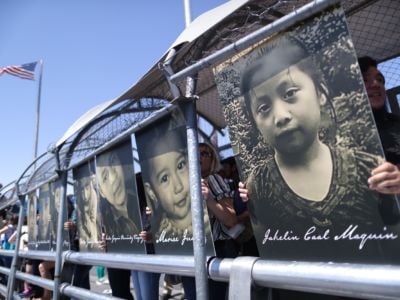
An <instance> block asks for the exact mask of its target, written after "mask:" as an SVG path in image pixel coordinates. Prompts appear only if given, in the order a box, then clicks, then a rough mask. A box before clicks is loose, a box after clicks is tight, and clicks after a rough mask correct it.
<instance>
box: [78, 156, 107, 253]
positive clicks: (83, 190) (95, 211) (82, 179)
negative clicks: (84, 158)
mask: <svg viewBox="0 0 400 300" xmlns="http://www.w3.org/2000/svg"><path fill="white" fill-rule="evenodd" d="M73 177H74V182H75V183H74V191H75V199H76V207H77V224H78V236H79V250H80V251H98V250H99V245H100V241H101V215H100V211H99V205H98V204H99V199H98V193H97V188H96V173H95V170H94V161H93V160H92V161H89V162H86V163H84V164H83V165H81V166H79V167H77V168H75V169H74V170H73Z"/></svg>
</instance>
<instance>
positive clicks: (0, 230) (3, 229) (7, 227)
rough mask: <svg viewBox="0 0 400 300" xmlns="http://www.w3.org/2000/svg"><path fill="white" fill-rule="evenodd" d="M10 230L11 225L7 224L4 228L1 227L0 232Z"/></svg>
mask: <svg viewBox="0 0 400 300" xmlns="http://www.w3.org/2000/svg"><path fill="white" fill-rule="evenodd" d="M8 230H10V227H9V226H8V225H6V226H4V227H3V228H2V229H0V234H3V233H6V232H7V231H8Z"/></svg>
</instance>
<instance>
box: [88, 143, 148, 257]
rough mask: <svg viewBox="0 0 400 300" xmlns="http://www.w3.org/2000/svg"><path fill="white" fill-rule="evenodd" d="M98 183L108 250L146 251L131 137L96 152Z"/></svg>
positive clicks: (125, 251) (124, 251) (103, 228)
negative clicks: (97, 153)
mask: <svg viewBox="0 0 400 300" xmlns="http://www.w3.org/2000/svg"><path fill="white" fill-rule="evenodd" d="M95 161H96V164H95V169H96V179H97V181H96V183H97V188H98V194H99V203H98V205H99V209H100V212H101V220H102V230H103V231H104V233H105V236H106V244H107V252H117V253H127V252H136V253H144V251H145V248H144V244H143V242H142V240H141V239H140V238H139V233H140V231H141V229H140V222H141V221H140V209H139V201H138V195H137V190H136V181H135V172H134V170H133V155H132V144H131V141H130V140H128V141H123V142H121V143H120V144H118V145H117V146H115V147H113V148H112V149H109V150H106V151H104V152H103V153H101V154H99V155H97V156H96V160H95Z"/></svg>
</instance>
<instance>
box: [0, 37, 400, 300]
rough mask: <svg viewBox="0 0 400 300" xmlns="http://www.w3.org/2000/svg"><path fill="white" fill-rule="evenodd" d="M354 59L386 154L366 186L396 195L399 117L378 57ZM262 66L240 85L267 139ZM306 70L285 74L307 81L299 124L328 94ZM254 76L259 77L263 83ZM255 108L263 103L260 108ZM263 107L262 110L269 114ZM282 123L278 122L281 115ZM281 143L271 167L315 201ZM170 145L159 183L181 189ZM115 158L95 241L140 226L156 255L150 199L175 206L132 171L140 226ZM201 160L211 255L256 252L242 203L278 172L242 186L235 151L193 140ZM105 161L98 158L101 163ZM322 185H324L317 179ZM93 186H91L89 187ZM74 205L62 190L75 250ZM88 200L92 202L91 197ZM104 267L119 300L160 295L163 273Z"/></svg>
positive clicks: (11, 221) (222, 287) (270, 84)
mask: <svg viewBox="0 0 400 300" xmlns="http://www.w3.org/2000/svg"><path fill="white" fill-rule="evenodd" d="M283 44H284V46H285V47H286V49H287V48H288V47H289V48H290V47H292V48H293V53H296V52H298V53H297V54H298V55H300V56H301V55H302V54H301V51H302V50H301V48H299V46H298V45H296V44H293V41H290V40H285V41H283ZM279 47H280V46H277V47H275V48H274V50H272V51H280V49H279ZM359 65H360V68H361V72H362V76H363V79H364V84H365V87H366V92H367V94H368V98H369V101H370V104H371V108H372V111H373V116H374V120H375V123H376V125H377V128H378V132H379V136H380V139H381V142H382V146H383V150H384V153H385V157H386V161H385V162H382V163H381V162H378V160H371V162H373V163H374V166H373V167H371V168H370V169H368V170H366V172H368V173H369V174H370V175H369V178H368V182H367V185H368V187H369V189H371V190H374V191H376V192H378V193H380V194H385V195H395V194H398V193H400V171H399V165H400V138H399V135H400V117H398V116H396V115H394V114H391V113H390V112H388V111H387V109H386V106H385V99H386V93H385V86H384V84H385V78H384V76H383V74H382V73H381V72H380V71H379V70H378V66H377V63H376V61H375V60H374V59H372V58H371V57H362V58H360V59H359ZM263 68H264V66H263V65H262V67H261V69H260V68H259V66H258V70H257V71H255V70H253V69H251V70H249V72H250V73H251V76H250V73H249V76H247V77H246V82H245V83H243V86H242V88H243V89H245V90H246V91H245V93H248V91H250V90H254V89H255V88H257V89H258V90H257V93H256V92H254V93H253V94H250V95H251V96H250V97H249V98H248V99H245V100H246V102H247V105H248V107H249V113H250V115H252V116H253V118H254V119H253V121H254V124H255V126H256V127H257V128H258V130H260V131H261V132H262V134H263V136H265V137H266V139H268V140H273V141H276V139H274V132H273V130H271V129H266V128H264V127H263V126H265V124H266V123H265V122H267V121H268V120H266V119H267V117H268V118H269V117H271V115H272V114H274V113H275V111H274V107H275V106H274V105H275V104H274V103H272V104H270V105H269V106H268V108H265V107H264V106H265V105H264V104H260V103H261V101H262V100H260V99H258V98H257V97H256V96H254V95H257V94H261V93H267V92H270V91H272V92H273V91H274V88H275V86H276V82H275V81H270V80H269V79H268V78H269V77H270V76H269V77H268V76H267V75H265V74H266V73H265V72H266V71H265V70H264V69H263ZM309 68H311V69H313V71H312V72H315V68H313V67H312V66H311V67H310V66H302V67H299V68H297V69H296V68H293V67H291V69H290V72H291V76H294V77H296V76H295V75H298V76H297V77H296V78H299V80H302V81H304V83H303V82H302V83H301V84H304V85H306V86H310V87H312V95H311V96H312V97H311V96H309V97H308V98H307V99H306V100H307V101H309V102H310V103H309V105H307V112H304V114H302V112H299V113H300V115H299V116H298V117H299V118H300V117H305V118H307V120H304V122H306V123H307V124H309V123H310V122H311V121H312V120H314V119H315V123H319V122H318V120H317V119H318V116H319V115H320V111H319V109H320V105H322V104H323V102H324V101H327V99H326V95H325V94H324V91H323V89H321V90H320V89H319V88H320V87H319V86H318V84H317V83H316V79H315V78H314V77H313V76H314V75H310V74H309V73H308V72H311V71H310V69H309ZM287 69H288V68H285V67H283V68H282V72H281V71H279V72H278V75H279V76H286V74H287ZM260 70H261V71H262V72H261V71H260ZM280 72H281V73H280ZM280 74H281V75H280ZM275 75H276V74H275ZM275 75H274V76H275ZM264 77H268V78H264ZM274 78H275V80H278V81H279V80H281V78H280V77H276V76H275V77H274ZM260 82H263V83H262V84H261V86H260ZM296 92H297V91H296ZM252 97H253V98H252ZM263 105H264V106H263ZM260 106H262V108H261V109H260ZM276 107H278V104H276ZM265 109H268V116H267V113H266V111H265ZM260 112H261V113H260ZM281 113H282V112H281ZM310 120H311V121H310ZM282 122H284V120H283V121H282ZM275 125H276V124H275ZM275 125H274V124H272V123H271V124H270V127H273V126H275ZM276 126H278V125H276ZM314 127H315V128H314ZM310 130H314V131H318V128H317V127H316V126H314V125H312V124H311V125H310ZM313 136H314V137H316V139H315V140H313V141H311V142H310V144H312V145H315V147H314V148H313V153H314V154H317V157H320V158H321V161H320V162H319V166H320V165H321V164H322V165H323V166H324V168H323V169H325V167H326V166H328V167H327V168H328V170H331V171H332V166H331V167H329V162H332V157H331V155H333V153H334V152H333V151H332V150H329V147H328V146H327V145H325V144H323V143H322V142H321V141H319V140H318V138H317V135H316V134H313ZM296 142H297V141H293V147H297V146H298V145H297V144H296ZM281 146H282V145H280V144H279V141H277V143H276V144H274V147H275V151H276V153H277V155H276V156H275V158H276V160H277V163H276V165H277V166H278V168H279V170H278V171H276V172H279V173H280V174H284V176H283V177H284V178H286V179H287V180H288V181H289V182H288V183H287V184H288V185H289V186H291V187H292V188H293V190H295V191H296V190H297V191H298V193H299V194H300V195H301V197H305V198H313V199H314V198H315V199H320V198H321V197H322V196H321V195H326V193H327V192H326V189H323V190H321V191H319V190H313V194H311V195H308V194H307V195H304V191H302V190H301V187H300V188H299V189H298V186H297V183H298V181H296V182H290V180H291V179H292V177H291V176H290V174H292V173H293V172H291V171H290V168H291V165H288V164H286V163H287V162H288V161H290V159H291V158H288V157H289V156H290V153H288V151H286V150H285V149H283V148H282V147H283V146H287V143H286V144H285V145H283V146H282V147H281ZM300 146H302V145H300ZM300 146H298V147H300ZM174 147H175V148H174V149H172V150H171V151H170V152H168V153H169V155H170V157H169V160H168V161H166V162H167V163H168V164H169V165H168V166H170V167H171V168H170V169H171V170H172V171H171V172H176V173H177V174H178V175H177V177H176V178H177V179H174V177H173V176H172V175H171V176H169V175H168V176H167V175H166V176H163V177H162V179H161V180H160V184H161V183H162V184H164V183H165V182H167V181H168V180H171V182H172V181H174V180H177V181H179V189H181V190H185V191H186V192H187V190H188V188H189V187H188V183H187V182H184V183H182V180H183V179H182V178H183V176H186V177H187V168H186V164H187V154H186V153H185V152H183V151H181V148H182V147H178V148H177V146H176V144H174ZM301 149H303V150H304V151H305V152H304V155H309V154H308V153H306V150H307V149H308V148H307V149H306V148H305V147H303V148H301ZM296 153H297V152H296ZM285 155H286V156H285ZM342 155H343V154H342ZM359 156H363V154H359ZM315 157H316V156H314V158H315ZM340 157H341V156H340V155H338V156H337V159H340ZM120 159H121V158H118V157H116V156H115V153H111V152H110V153H106V155H102V156H100V159H99V161H98V162H97V166H98V167H97V172H99V174H100V176H98V177H99V179H100V180H99V183H98V186H97V187H96V188H97V189H98V192H99V195H100V196H101V197H102V198H101V199H102V200H101V202H100V204H99V206H102V207H103V208H102V209H103V210H106V211H107V213H108V214H112V216H115V214H113V211H114V210H117V209H118V210H120V211H122V212H123V213H122V214H119V216H120V217H119V218H115V217H112V216H110V217H108V218H106V221H107V222H111V223H110V224H107V222H103V223H102V224H101V225H100V226H102V228H100V231H101V232H102V233H103V234H102V235H100V234H95V235H96V236H101V237H100V239H101V240H100V241H99V243H100V248H101V250H103V251H107V248H108V247H109V246H110V245H109V243H108V242H107V240H106V239H105V234H104V233H105V231H106V230H107V227H110V228H111V227H112V228H113V230H116V231H118V230H119V231H121V232H123V233H124V234H130V233H132V232H135V231H139V232H140V237H141V238H142V239H143V240H144V242H145V245H146V252H147V253H148V254H153V253H155V251H154V240H153V234H152V232H151V231H152V229H151V227H150V226H149V225H148V223H147V222H146V221H143V220H147V217H148V216H149V215H151V214H152V213H154V212H153V211H152V209H151V207H154V205H155V204H154V202H155V201H156V200H160V201H164V202H162V203H161V204H160V205H163V206H164V209H165V211H166V213H165V215H167V216H172V215H173V214H172V212H174V213H176V211H173V208H172V207H169V206H168V203H166V200H164V199H167V200H168V199H169V198H168V197H169V195H167V194H165V191H164V192H163V190H162V186H160V184H159V185H157V180H158V178H157V177H154V179H153V178H150V179H148V181H146V182H143V178H142V177H141V175H140V174H138V175H137V177H136V180H135V185H136V188H137V193H138V199H139V200H140V202H141V203H140V212H139V213H140V214H141V216H142V218H141V219H142V224H140V225H139V224H137V223H135V222H134V221H132V219H133V217H132V216H131V215H130V211H129V209H128V204H127V203H128V202H129V197H131V196H132V195H130V194H131V193H132V192H129V191H128V190H129V189H128V188H127V187H126V186H125V182H124V184H121V185H116V184H115V182H114V181H113V180H114V179H113V178H112V177H111V176H113V174H112V173H115V174H120V176H121V178H126V176H123V175H121V174H122V173H123V172H124V170H122V169H118V165H120V163H117V164H114V163H113V162H114V161H115V160H118V161H119V160H120ZM199 159H200V170H201V190H202V195H203V198H204V205H205V207H206V208H207V211H208V216H209V221H210V227H211V232H212V237H213V244H214V248H215V252H216V256H217V257H220V258H235V257H238V256H259V251H258V249H257V244H256V239H255V236H254V233H253V229H252V224H251V218H250V213H249V210H248V207H247V205H248V203H251V201H252V200H251V198H252V195H254V193H257V192H260V190H261V191H262V193H265V189H268V184H269V183H265V182H264V181H263V180H264V179H265V178H269V179H271V180H273V179H274V178H276V176H275V177H274V176H273V174H272V175H271V170H270V169H268V168H266V166H264V167H262V170H261V171H260V170H255V172H254V173H253V174H251V176H258V177H257V180H255V181H251V182H253V183H252V184H251V185H250V186H248V185H246V182H248V178H239V172H238V168H237V166H236V162H235V159H234V157H228V158H225V159H224V160H222V161H221V162H220V158H219V155H218V152H217V151H216V148H215V147H214V146H213V145H211V144H210V143H200V144H199ZM103 161H104V163H102V162H103ZM175 162H176V163H175ZM110 164H111V165H112V170H111V171H112V172H111V171H110V169H109V168H107V167H106V166H108V165H110ZM366 165H367V164H363V166H366ZM318 170H321V168H318ZM161 171H162V170H160V172H161ZM115 176H116V175H115ZM279 178H280V180H282V179H281V177H279ZM297 178H298V176H297ZM302 178H307V176H303V177H302ZM187 180H188V179H187ZM297 180H298V179H297ZM318 180H322V181H324V182H325V181H326V182H331V175H330V174H328V173H326V172H324V170H322V175H321V176H320V177H319V178H318ZM254 182H255V183H254ZM171 184H172V183H171ZM279 184H283V183H279ZM321 186H325V185H324V184H322V185H321ZM92 188H93V186H92ZM175 189H178V188H175ZM92 192H95V189H94V188H93V191H92ZM150 192H151V193H150ZM146 193H147V199H149V197H150V199H151V201H152V202H153V203H152V204H151V205H148V204H149V203H148V202H146ZM149 193H150V195H149ZM171 197H172V196H171ZM277 197H278V196H277ZM299 197H300V196H299ZM111 198H112V199H113V198H116V201H114V202H116V203H117V204H118V206H115V205H114V206H112V207H111V206H110V203H109V202H107V201H108V200H110V199H111ZM322 198H323V197H322ZM171 199H172V198H171ZM186 200H187V199H186V198H185V201H186ZM75 205H76V204H75V201H74V200H73V195H68V196H67V210H68V214H67V215H68V217H67V221H66V222H65V223H64V229H65V230H66V232H68V233H69V240H70V247H71V249H72V250H75V251H79V230H77V228H78V227H79V222H78V223H77V220H76V212H75V208H74V207H75ZM88 205H91V204H90V203H89V204H88ZM356 205H358V204H356ZM360 205H362V204H360ZM94 207H96V209H97V205H95V206H94ZM189 207H190V206H189V204H187V205H186V203H185V211H189ZM84 209H85V208H82V210H84ZM39 213H40V212H39ZM340 213H341V212H340ZM366 213H367V212H366ZM49 214H50V213H49ZM186 216H187V214H186V213H185V216H184V217H186ZM6 219H7V220H6V222H5V223H4V225H3V227H2V228H1V229H0V234H1V235H2V241H3V242H2V248H3V249H13V247H15V246H13V241H14V239H15V234H14V232H15V228H16V224H17V222H18V218H17V217H16V216H15V215H12V216H8V217H7V218H6ZM170 219H171V217H170ZM175 219H176V220H175ZM175 219H174V220H172V219H171V220H172V221H171V220H170V222H175V223H176V224H179V222H178V221H179V220H180V215H179V214H177V216H176V218H175ZM190 221H191V220H189V221H187V220H186V219H185V220H184V224H185V225H184V227H187V225H186V223H187V222H190ZM95 223H96V220H95V221H94V224H95ZM175 223H174V224H175ZM95 225H96V224H95ZM95 225H94V226H95ZM139 227H140V228H139ZM93 228H95V227H93ZM96 230H97V229H96ZM27 232H28V230H27V228H26V227H25V228H24V229H23V232H22V234H25V233H27ZM89 233H90V232H88V235H89ZM27 236H28V234H26V235H25V238H24V239H23V240H22V241H23V243H22V244H21V245H20V247H21V249H27V248H26V247H27V244H28V241H27V239H26V237H27ZM13 238H14V239H13ZM0 264H1V265H2V266H6V267H10V265H11V261H10V258H7V257H0ZM24 266H25V272H27V273H32V274H40V276H42V277H43V278H47V279H51V278H52V276H53V275H54V262H51V261H37V260H25V261H24ZM90 269H91V266H80V265H76V266H74V267H73V269H72V272H71V276H70V280H71V283H72V284H73V285H74V286H77V287H82V288H86V289H90V282H89V271H90ZM97 271H98V279H99V284H100V283H101V282H102V281H104V279H103V278H104V268H103V267H101V266H98V267H97ZM107 272H108V278H109V283H110V287H111V290H112V295H113V296H115V297H120V298H123V299H134V297H133V295H132V293H131V285H133V287H134V291H135V299H144V300H147V299H150V300H151V299H158V298H159V297H160V295H159V292H158V291H159V285H160V282H159V281H160V275H161V274H157V273H150V272H144V271H130V270H122V269H115V268H107ZM166 278H167V279H166V280H167V281H168V278H169V277H168V276H166ZM0 280H2V283H6V278H5V277H4V276H3V278H1V279H0ZM131 280H132V282H131ZM169 281H171V279H169ZM180 281H181V282H182V284H183V288H184V293H185V296H184V297H185V299H196V293H195V291H196V290H195V280H194V278H193V277H181V278H180ZM165 287H166V292H165V293H164V296H165V297H168V296H169V293H168V284H167V283H166V284H165ZM272 294H273V295H274V296H275V297H276V298H274V299H279V300H285V299H339V298H337V297H333V296H332V297H328V296H326V295H317V294H307V293H300V292H289V291H283V290H274V291H273V293H272ZM20 296H21V297H29V298H30V297H36V298H41V299H43V300H47V299H50V298H51V291H49V290H46V289H41V288H37V287H34V286H33V285H31V284H28V283H24V285H23V290H22V292H21V294H20ZM161 296H162V295H161ZM227 296H228V284H227V283H224V282H217V281H213V280H209V299H227Z"/></svg>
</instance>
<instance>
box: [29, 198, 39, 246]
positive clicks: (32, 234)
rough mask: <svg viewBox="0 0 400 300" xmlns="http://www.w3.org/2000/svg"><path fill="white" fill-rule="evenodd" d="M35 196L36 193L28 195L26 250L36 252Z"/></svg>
mask: <svg viewBox="0 0 400 300" xmlns="http://www.w3.org/2000/svg"><path fill="white" fill-rule="evenodd" d="M36 203H37V196H36V191H34V192H32V193H30V194H29V195H28V249H29V250H37V248H36V240H37V231H38V226H37V213H36Z"/></svg>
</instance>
